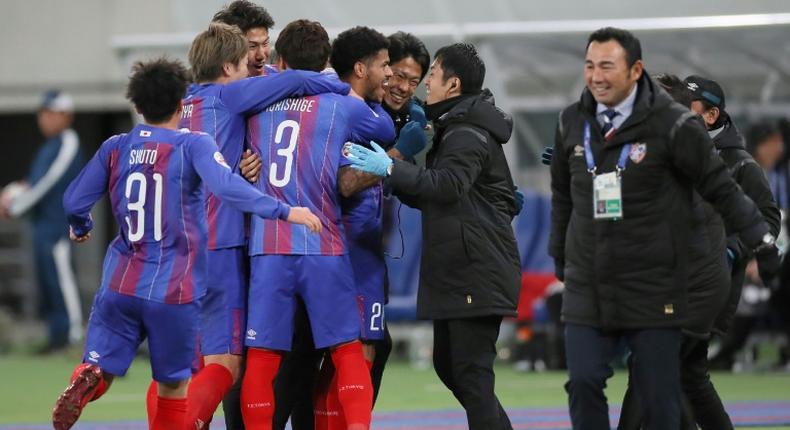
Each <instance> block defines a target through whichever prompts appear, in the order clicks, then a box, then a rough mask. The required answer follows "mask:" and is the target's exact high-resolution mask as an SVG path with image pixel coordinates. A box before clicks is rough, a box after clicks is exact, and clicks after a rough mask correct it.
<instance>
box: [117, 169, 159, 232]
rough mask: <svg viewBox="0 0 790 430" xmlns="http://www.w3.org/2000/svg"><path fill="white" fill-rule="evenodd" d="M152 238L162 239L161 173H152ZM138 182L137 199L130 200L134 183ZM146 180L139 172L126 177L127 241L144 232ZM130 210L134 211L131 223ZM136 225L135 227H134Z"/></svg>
mask: <svg viewBox="0 0 790 430" xmlns="http://www.w3.org/2000/svg"><path fill="white" fill-rule="evenodd" d="M153 178H154V216H153V218H154V240H155V241H157V242H158V241H160V240H162V174H161V173H154V174H153ZM135 182H137V183H138V187H137V201H134V202H132V199H131V197H132V188H133V187H134V183H135ZM147 185H148V180H147V179H146V177H145V175H144V174H142V173H140V172H134V173H132V174H131V175H129V177H128V178H127V179H126V193H125V195H126V200H127V202H128V203H127V205H126V207H127V208H128V209H129V215H128V216H126V226H127V227H128V231H129V242H137V241H138V240H140V239H142V238H143V234H145V203H146V202H145V199H146V198H145V196H146V195H147V194H148V187H147ZM132 212H134V216H135V223H134V225H132ZM135 227H136V228H135Z"/></svg>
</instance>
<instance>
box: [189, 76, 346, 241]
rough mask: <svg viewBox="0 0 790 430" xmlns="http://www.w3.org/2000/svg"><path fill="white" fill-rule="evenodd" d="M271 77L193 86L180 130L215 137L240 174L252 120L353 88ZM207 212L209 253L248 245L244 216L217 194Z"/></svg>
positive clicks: (331, 80) (321, 79) (328, 79)
mask: <svg viewBox="0 0 790 430" xmlns="http://www.w3.org/2000/svg"><path fill="white" fill-rule="evenodd" d="M266 72H267V73H266V75H263V76H259V77H254V78H247V79H242V80H239V81H235V82H231V83H228V84H217V83H208V84H192V85H191V86H190V87H189V89H188V90H187V96H186V98H185V99H184V111H183V114H182V117H181V121H180V123H179V127H184V128H188V129H190V130H193V131H202V132H204V133H207V134H209V135H211V136H212V137H213V138H214V139H215V140H216V142H217V146H219V149H220V152H221V153H222V155H223V156H224V157H225V160H226V161H227V162H228V164H229V165H230V166H231V168H232V169H233V172H234V173H237V172H238V165H239V161H240V160H241V154H242V152H243V150H244V136H245V132H246V122H245V121H246V117H247V116H249V115H252V114H255V113H257V112H260V111H261V110H263V108H265V107H266V106H268V105H270V104H272V103H274V102H276V101H278V100H281V99H283V98H285V97H291V96H302V95H312V94H319V93H323V92H338V93H341V94H347V93H348V90H349V87H348V85H347V84H344V83H342V82H340V81H339V80H338V79H337V78H336V77H333V76H329V75H325V74H320V73H315V72H307V71H297V70H289V71H286V72H284V73H277V72H276V71H275V70H274V69H272V68H267V69H266ZM206 211H207V215H208V248H209V249H221V248H230V247H234V246H242V245H244V244H245V243H246V239H245V229H244V214H243V213H241V212H240V211H238V210H236V209H234V208H232V207H230V206H229V205H227V204H225V203H223V202H222V201H221V200H220V199H218V198H217V196H215V195H213V194H212V193H207V199H206Z"/></svg>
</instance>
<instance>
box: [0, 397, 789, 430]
mask: <svg viewBox="0 0 790 430" xmlns="http://www.w3.org/2000/svg"><path fill="white" fill-rule="evenodd" d="M727 411H728V412H729V414H730V416H731V417H732V420H733V423H734V424H735V426H736V427H762V426H783V425H787V426H790V402H743V403H731V404H728V405H727ZM619 412H620V411H619V410H617V409H613V410H612V423H615V422H616V420H617V415H618V414H619ZM508 414H509V415H510V419H511V421H512V422H513V428H515V429H551V430H566V429H570V421H569V419H568V411H567V409H563V408H525V409H509V410H508ZM218 421H221V420H218ZM146 427H147V426H146V425H145V423H144V422H141V421H137V422H134V421H132V422H129V421H124V422H117V421H116V422H100V423H88V422H85V423H82V422H81V423H78V424H77V425H76V426H75V427H74V429H75V430H99V429H102V430H144V429H145V428H146ZM51 428H52V426H51V425H45V424H34V425H30V424H25V425H10V426H9V425H5V426H0V430H45V429H47V430H48V429H51ZM224 428H225V426H224V425H222V423H221V422H217V423H216V425H212V426H211V429H212V430H223V429H224ZM373 428H374V429H404V430H463V429H466V418H465V415H464V413H463V411H462V410H455V409H452V410H441V411H420V412H387V413H377V414H375V418H374V421H373Z"/></svg>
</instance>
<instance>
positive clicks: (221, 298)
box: [200, 247, 248, 356]
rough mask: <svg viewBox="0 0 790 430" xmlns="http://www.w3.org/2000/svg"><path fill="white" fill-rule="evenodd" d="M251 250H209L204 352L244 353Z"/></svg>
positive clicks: (202, 337) (202, 329) (203, 304)
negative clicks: (249, 252) (249, 255)
mask: <svg viewBox="0 0 790 430" xmlns="http://www.w3.org/2000/svg"><path fill="white" fill-rule="evenodd" d="M247 261H248V257H247V250H246V249H245V248H244V247H235V248H224V249H216V250H209V252H208V276H207V277H206V280H207V288H206V295H205V296H204V297H203V298H202V299H201V300H200V305H201V310H200V353H201V354H202V355H204V356H205V355H215V354H235V355H241V354H242V353H243V350H244V339H243V337H242V333H243V332H244V326H245V325H246V323H247V322H246V308H247Z"/></svg>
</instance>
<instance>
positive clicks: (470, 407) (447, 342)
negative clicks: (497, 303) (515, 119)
mask: <svg viewBox="0 0 790 430" xmlns="http://www.w3.org/2000/svg"><path fill="white" fill-rule="evenodd" d="M501 323H502V317H501V316H487V317H478V318H461V319H450V320H435V321H434V322H433V367H434V369H435V370H436V374H437V375H438V376H439V379H441V380H442V382H443V383H444V385H445V386H447V388H449V389H450V391H452V393H453V395H454V396H455V398H456V399H458V401H459V402H460V403H461V405H462V406H463V407H464V409H465V410H466V419H467V422H468V424H469V429H470V430H512V428H513V426H512V425H511V424H510V419H509V418H508V416H507V414H506V413H505V410H504V409H503V408H502V405H501V404H500V403H499V399H497V397H496V394H494V359H495V358H496V340H497V337H498V336H499V325H500V324H501Z"/></svg>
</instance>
